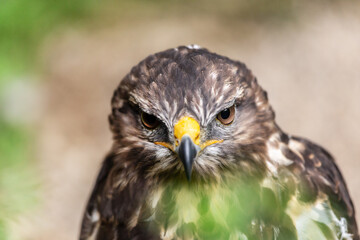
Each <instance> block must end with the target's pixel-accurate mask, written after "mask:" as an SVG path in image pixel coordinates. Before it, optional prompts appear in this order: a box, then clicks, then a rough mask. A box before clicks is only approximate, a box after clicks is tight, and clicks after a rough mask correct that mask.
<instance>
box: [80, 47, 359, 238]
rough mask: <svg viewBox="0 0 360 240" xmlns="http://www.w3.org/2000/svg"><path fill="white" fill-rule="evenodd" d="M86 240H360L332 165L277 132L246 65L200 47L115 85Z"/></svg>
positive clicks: (305, 143)
mask: <svg viewBox="0 0 360 240" xmlns="http://www.w3.org/2000/svg"><path fill="white" fill-rule="evenodd" d="M111 106H112V112H111V114H110V116H109V122H110V128H111V131H112V133H113V146H112V148H111V151H110V153H109V154H108V155H107V157H106V158H105V160H104V162H103V164H102V167H101V170H100V173H99V175H98V177H97V179H96V183H95V186H94V189H93V191H92V193H91V196H90V199H89V202H88V204H87V207H86V210H85V213H84V217H83V222H82V225H81V233H80V239H81V240H86V239H98V240H100V239H101V240H110V239H111V240H115V239H117V240H118V239H169V240H170V239H171V240H172V239H198V240H200V239H206V240H207V239H220V240H222V239H230V240H235V239H239V240H246V239H247V240H250V239H255V240H258V239H276V240H279V239H283V240H292V239H299V240H314V239H315V240H329V239H334V240H335V239H336V240H345V239H346V240H349V239H354V240H356V239H359V235H358V230H357V225H356V220H355V211H354V206H353V204H352V201H351V198H350V196H349V192H348V190H347V187H346V183H345V181H344V179H343V177H342V175H341V173H340V171H339V169H338V167H337V166H336V164H335V162H334V159H333V158H332V156H331V155H330V154H329V153H328V152H327V151H326V150H325V149H323V148H322V147H320V146H319V145H316V144H315V143H313V142H311V141H309V140H306V139H304V138H300V137H296V136H292V135H289V134H287V133H285V132H283V131H282V130H281V128H280V127H279V126H278V125H277V124H276V121H275V114H274V111H273V109H272V107H271V105H270V104H269V101H268V97H267V93H266V91H264V90H263V89H262V88H261V87H260V85H259V84H258V82H257V79H256V78H255V77H254V75H253V74H252V72H251V71H250V70H249V69H248V68H247V67H246V66H245V64H243V63H241V62H238V61H234V60H231V59H229V58H227V57H224V56H220V55H218V54H215V53H212V52H210V51H208V50H207V49H204V48H200V47H198V46H196V45H191V46H187V47H186V46H181V47H178V48H174V49H169V50H166V51H163V52H159V53H156V54H154V55H151V56H149V57H147V58H146V59H145V60H143V61H141V62H140V63H139V64H138V65H136V66H135V67H133V68H132V70H131V71H130V73H129V74H127V75H126V76H125V77H124V79H123V80H122V81H121V82H120V84H119V86H118V87H117V89H116V90H115V91H114V95H113V98H112V101H111Z"/></svg>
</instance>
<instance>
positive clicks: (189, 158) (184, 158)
mask: <svg viewBox="0 0 360 240" xmlns="http://www.w3.org/2000/svg"><path fill="white" fill-rule="evenodd" d="M197 153H198V149H197V148H196V145H195V144H194V142H193V141H192V140H191V138H190V137H188V136H184V137H183V138H182V139H181V142H180V145H179V148H178V155H179V158H180V159H181V162H182V163H183V165H184V169H185V174H186V178H187V180H188V181H189V182H190V180H191V171H192V165H193V163H194V159H195V157H196V155H197Z"/></svg>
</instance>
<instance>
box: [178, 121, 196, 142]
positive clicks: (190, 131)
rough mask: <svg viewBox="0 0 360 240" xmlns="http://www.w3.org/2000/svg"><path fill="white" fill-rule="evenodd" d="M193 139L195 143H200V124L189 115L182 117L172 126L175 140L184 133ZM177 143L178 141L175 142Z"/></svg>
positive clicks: (179, 138)
mask: <svg viewBox="0 0 360 240" xmlns="http://www.w3.org/2000/svg"><path fill="white" fill-rule="evenodd" d="M185 134H187V135H189V137H190V138H191V139H192V140H193V142H194V143H195V144H197V145H199V143H200V138H199V137H200V125H199V123H198V122H197V121H196V120H195V119H193V118H191V117H182V118H181V119H180V120H179V121H178V122H177V123H176V124H175V126H174V136H175V138H176V139H177V140H179V141H180V140H181V138H182V137H183V136H184V135H185ZM176 144H178V143H176Z"/></svg>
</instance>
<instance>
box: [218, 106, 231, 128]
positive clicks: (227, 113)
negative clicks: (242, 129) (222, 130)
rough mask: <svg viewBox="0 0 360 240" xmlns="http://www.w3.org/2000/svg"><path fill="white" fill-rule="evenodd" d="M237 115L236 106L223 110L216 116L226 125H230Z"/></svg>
mask: <svg viewBox="0 0 360 240" xmlns="http://www.w3.org/2000/svg"><path fill="white" fill-rule="evenodd" d="M234 117H235V106H232V107H229V108H226V109H224V110H222V111H221V112H220V113H219V114H218V115H217V116H216V118H217V119H218V120H219V121H220V122H221V123H222V124H224V125H229V124H230V123H232V122H233V121H234Z"/></svg>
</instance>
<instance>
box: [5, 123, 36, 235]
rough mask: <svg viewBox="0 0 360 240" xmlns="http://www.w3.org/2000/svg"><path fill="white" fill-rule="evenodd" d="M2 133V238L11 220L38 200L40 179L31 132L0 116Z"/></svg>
mask: <svg viewBox="0 0 360 240" xmlns="http://www.w3.org/2000/svg"><path fill="white" fill-rule="evenodd" d="M0 133H1V136H0V153H1V157H0V239H7V232H6V228H7V221H8V220H13V219H14V217H15V216H16V214H18V213H20V212H23V211H25V210H27V209H28V208H29V207H30V206H33V205H34V204H35V203H36V191H35V189H36V180H35V177H34V169H33V167H32V166H31V165H30V160H31V159H29V156H31V149H30V148H31V146H32V144H29V142H31V139H30V136H31V134H30V133H29V131H28V130H27V129H26V128H25V127H19V126H14V125H11V124H9V123H5V122H3V121H2V120H1V119H0Z"/></svg>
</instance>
